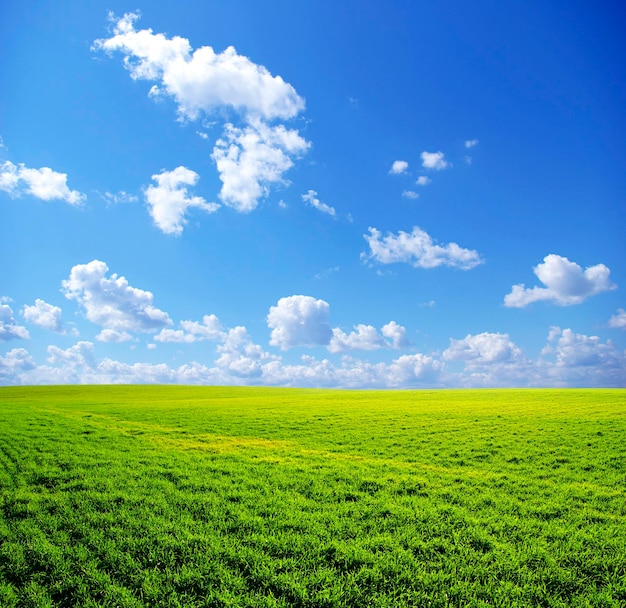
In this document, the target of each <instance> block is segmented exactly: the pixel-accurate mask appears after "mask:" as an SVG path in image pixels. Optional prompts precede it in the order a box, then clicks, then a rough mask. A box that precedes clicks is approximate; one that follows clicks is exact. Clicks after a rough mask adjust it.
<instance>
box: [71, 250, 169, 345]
mask: <svg viewBox="0 0 626 608" xmlns="http://www.w3.org/2000/svg"><path fill="white" fill-rule="evenodd" d="M108 271H109V267H108V266H107V265H106V264H105V263H104V262H101V261H99V260H93V261H91V262H89V263H88V264H78V265H76V266H74V267H73V268H72V270H71V271H70V276H69V278H68V279H66V280H64V281H63V282H62V288H63V292H64V294H65V297H66V298H68V299H70V300H76V301H77V302H78V303H79V304H80V305H81V306H82V307H83V308H84V310H85V316H86V317H87V319H88V320H89V321H91V322H92V323H96V324H97V325H100V326H102V327H103V328H104V329H109V330H115V331H117V332H134V331H139V332H153V331H157V330H159V329H162V328H163V327H167V326H169V325H171V323H172V321H171V319H170V318H169V316H168V314H167V313H165V312H163V311H162V310H159V309H158V308H156V307H155V306H153V304H152V300H153V295H152V293H150V292H149V291H143V290H142V289H137V288H136V287H132V286H131V285H129V284H128V281H127V280H126V279H125V278H124V277H118V276H117V275H116V274H112V275H111V276H110V277H107V276H106V275H107V273H108ZM109 335H112V334H109ZM118 335H124V334H118ZM118 341H119V340H118Z"/></svg>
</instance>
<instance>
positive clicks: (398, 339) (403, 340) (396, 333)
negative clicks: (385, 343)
mask: <svg viewBox="0 0 626 608" xmlns="http://www.w3.org/2000/svg"><path fill="white" fill-rule="evenodd" d="M381 333H382V334H383V336H385V338H387V339H388V340H391V346H392V347H393V348H404V347H405V346H408V345H409V341H408V339H407V337H406V328H405V327H403V326H402V325H398V323H396V322H395V321H390V322H389V323H387V325H383V327H382V329H381Z"/></svg>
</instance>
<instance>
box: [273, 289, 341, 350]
mask: <svg viewBox="0 0 626 608" xmlns="http://www.w3.org/2000/svg"><path fill="white" fill-rule="evenodd" d="M329 311H330V307H329V305H328V302H325V301H324V300H316V299H315V298H312V297H311V296H301V295H294V296H289V297H286V298H281V299H280V300H278V303H277V304H276V306H272V307H270V310H269V314H268V315H267V325H268V327H269V328H270V329H271V330H272V332H271V339H270V344H271V345H272V346H278V347H280V348H281V349H282V350H286V349H288V348H291V347H293V346H315V345H320V346H326V345H327V344H328V343H329V342H330V339H331V338H332V335H333V332H332V330H331V328H330V325H329V324H328V315H329Z"/></svg>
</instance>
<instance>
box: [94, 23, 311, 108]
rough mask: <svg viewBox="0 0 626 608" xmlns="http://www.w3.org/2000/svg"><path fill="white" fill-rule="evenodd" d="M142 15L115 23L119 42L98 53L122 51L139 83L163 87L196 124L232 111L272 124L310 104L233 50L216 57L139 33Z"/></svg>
mask: <svg viewBox="0 0 626 608" xmlns="http://www.w3.org/2000/svg"><path fill="white" fill-rule="evenodd" d="M138 18H139V15H138V14H137V13H127V14H125V15H124V16H123V17H122V18H120V19H117V20H115V19H112V21H113V28H112V33H113V36H111V37H110V38H107V39H101V40H96V41H95V43H94V47H95V48H96V49H102V50H104V51H107V52H114V51H120V52H121V53H122V54H123V55H124V65H125V66H126V68H127V69H128V70H129V71H130V75H131V77H132V78H133V79H135V80H149V81H157V82H158V83H159V87H161V88H158V89H154V88H153V89H152V94H155V93H157V92H164V93H166V94H168V95H170V96H171V97H173V98H174V100H175V101H176V103H177V104H178V112H179V114H180V115H181V116H184V117H186V118H188V119H191V120H195V119H196V118H198V117H199V116H200V115H201V114H203V113H204V114H206V115H210V114H212V113H213V112H215V111H216V110H219V109H220V108H222V107H224V106H226V107H230V108H233V109H234V110H236V111H239V112H242V113H243V114H246V115H252V116H259V117H262V118H264V119H266V120H272V119H275V118H282V119H287V118H293V117H294V116H296V115H297V114H298V113H299V112H300V111H301V110H302V109H304V100H303V99H302V98H301V97H300V96H299V95H298V94H297V93H296V90H295V89H294V88H293V87H292V86H291V85H290V84H289V83H286V82H285V81H284V80H283V79H282V78H281V77H280V76H272V74H271V73H270V72H269V71H268V70H267V68H265V67H264V66H262V65H258V64H256V63H253V62H252V61H250V59H248V58H247V57H245V56H243V55H239V54H238V53H237V51H236V50H235V49H234V48H233V47H232V46H230V47H228V48H227V49H226V50H225V51H223V52H222V53H216V52H215V51H214V50H213V49H212V48H211V47H210V46H203V47H200V48H198V49H196V50H195V51H194V50H193V49H192V47H191V45H190V43H189V40H187V39H185V38H181V37H180V36H174V37H173V38H167V37H166V36H164V35H163V34H154V33H153V31H152V30H151V29H145V30H139V31H137V30H136V29H135V27H134V22H135V21H136V20H137V19H138Z"/></svg>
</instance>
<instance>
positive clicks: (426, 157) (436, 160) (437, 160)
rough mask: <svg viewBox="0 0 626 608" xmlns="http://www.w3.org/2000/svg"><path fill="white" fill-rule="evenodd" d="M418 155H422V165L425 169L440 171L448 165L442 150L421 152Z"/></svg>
mask: <svg viewBox="0 0 626 608" xmlns="http://www.w3.org/2000/svg"><path fill="white" fill-rule="evenodd" d="M420 156H421V157H422V167H424V168H426V169H433V170H435V171H441V170H442V169H446V168H448V167H449V166H450V163H449V162H448V161H447V160H446V159H445V155H444V153H443V152H422V154H421V155H420Z"/></svg>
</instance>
